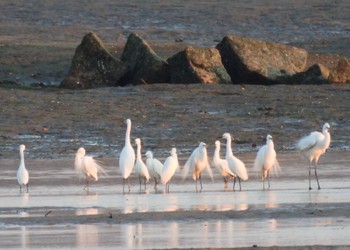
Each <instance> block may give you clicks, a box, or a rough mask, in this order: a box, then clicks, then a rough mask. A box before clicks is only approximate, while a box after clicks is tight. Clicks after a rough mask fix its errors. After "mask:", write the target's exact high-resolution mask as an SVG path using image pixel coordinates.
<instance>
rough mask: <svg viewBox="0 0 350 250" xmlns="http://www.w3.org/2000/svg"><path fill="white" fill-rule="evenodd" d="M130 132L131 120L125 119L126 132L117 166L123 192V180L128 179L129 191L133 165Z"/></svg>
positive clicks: (133, 152)
mask: <svg viewBox="0 0 350 250" xmlns="http://www.w3.org/2000/svg"><path fill="white" fill-rule="evenodd" d="M130 132H131V120H130V119H127V120H126V132H125V146H124V147H123V149H122V152H121V153H120V157H119V168H120V172H121V173H122V177H123V193H124V184H125V180H127V181H128V188H129V192H130V181H129V176H130V173H131V171H132V169H133V167H134V165H135V151H134V148H133V147H132V146H131V143H130Z"/></svg>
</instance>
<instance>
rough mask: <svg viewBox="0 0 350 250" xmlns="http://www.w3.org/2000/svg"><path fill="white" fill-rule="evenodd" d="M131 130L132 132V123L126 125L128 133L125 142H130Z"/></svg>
mask: <svg viewBox="0 0 350 250" xmlns="http://www.w3.org/2000/svg"><path fill="white" fill-rule="evenodd" d="M130 132H131V124H130V123H128V125H127V127H126V133H125V144H130Z"/></svg>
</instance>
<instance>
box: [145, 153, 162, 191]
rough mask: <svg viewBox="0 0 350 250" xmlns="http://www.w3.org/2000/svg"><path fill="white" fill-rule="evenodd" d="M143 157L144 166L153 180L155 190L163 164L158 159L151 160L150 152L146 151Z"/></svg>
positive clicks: (151, 154)
mask: <svg viewBox="0 0 350 250" xmlns="http://www.w3.org/2000/svg"><path fill="white" fill-rule="evenodd" d="M145 155H146V157H147V159H146V166H147V168H148V173H149V175H150V177H151V178H153V179H154V189H157V185H158V182H159V181H160V178H161V175H162V171H163V164H162V163H161V162H160V161H159V160H158V159H156V158H153V153H152V151H147V152H146V154H145Z"/></svg>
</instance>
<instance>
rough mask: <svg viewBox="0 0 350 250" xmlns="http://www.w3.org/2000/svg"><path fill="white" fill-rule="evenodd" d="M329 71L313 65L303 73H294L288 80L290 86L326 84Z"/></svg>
mask: <svg viewBox="0 0 350 250" xmlns="http://www.w3.org/2000/svg"><path fill="white" fill-rule="evenodd" d="M328 77H329V69H328V68H326V67H325V66H323V65H322V64H314V65H312V66H311V67H310V68H308V69H307V70H306V71H305V72H300V73H296V74H295V75H293V76H292V77H291V78H290V79H288V83H290V84H328V83H329V82H328Z"/></svg>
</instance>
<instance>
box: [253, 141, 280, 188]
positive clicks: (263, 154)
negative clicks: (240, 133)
mask: <svg viewBox="0 0 350 250" xmlns="http://www.w3.org/2000/svg"><path fill="white" fill-rule="evenodd" d="M254 168H255V169H259V170H261V179H262V180H263V189H265V180H266V179H267V183H268V189H270V171H271V170H272V171H274V172H277V171H278V170H279V169H280V166H279V164H278V161H277V159H276V151H275V148H274V143H273V140H272V136H271V135H267V136H266V144H265V145H264V146H262V147H261V148H260V149H259V151H258V153H257V154H256V158H255V161H254Z"/></svg>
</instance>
